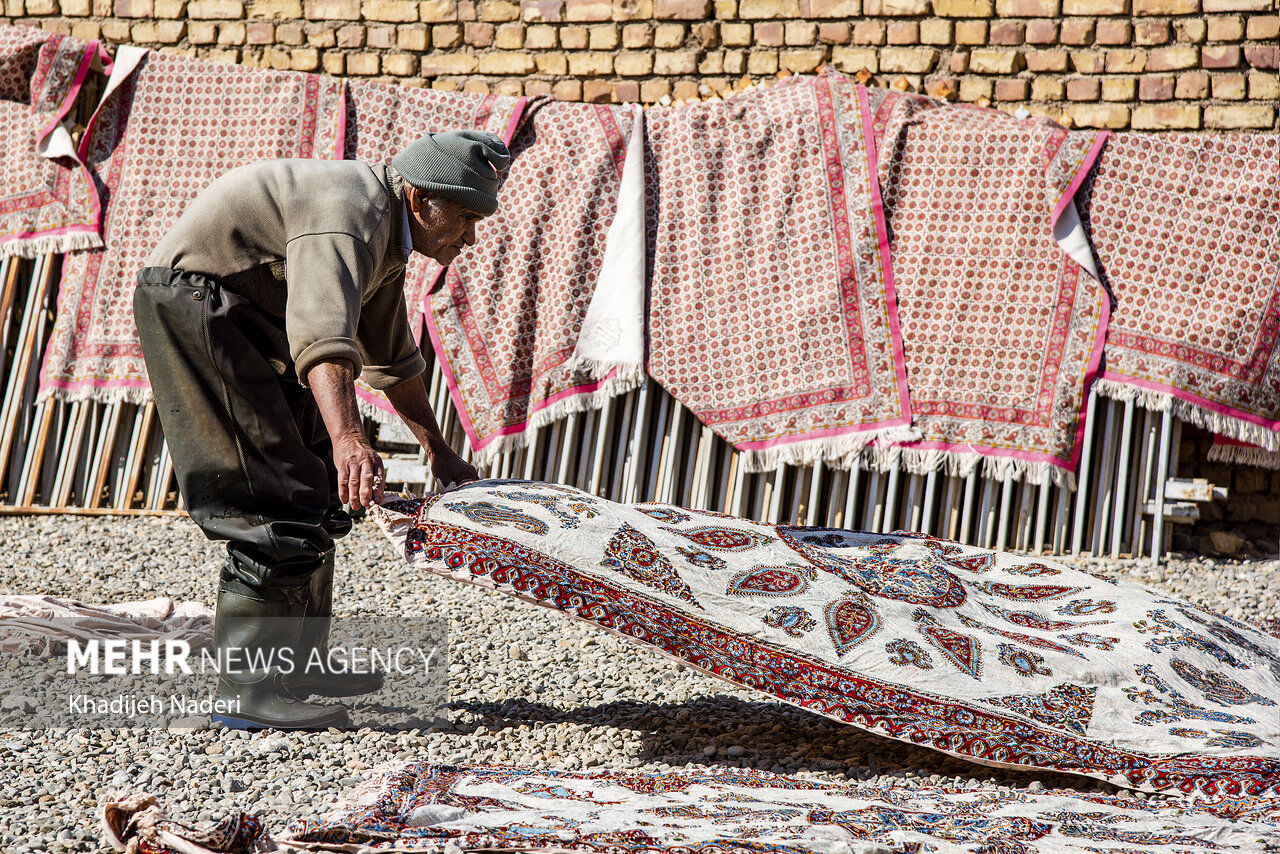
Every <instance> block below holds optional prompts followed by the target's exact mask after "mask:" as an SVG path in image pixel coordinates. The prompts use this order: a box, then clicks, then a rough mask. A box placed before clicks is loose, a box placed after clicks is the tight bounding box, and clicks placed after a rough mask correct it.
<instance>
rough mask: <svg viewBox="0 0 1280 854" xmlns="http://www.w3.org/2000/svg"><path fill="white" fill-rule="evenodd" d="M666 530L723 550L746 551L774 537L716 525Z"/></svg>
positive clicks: (708, 546)
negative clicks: (686, 529)
mask: <svg viewBox="0 0 1280 854" xmlns="http://www.w3.org/2000/svg"><path fill="white" fill-rule="evenodd" d="M666 530H668V531H670V532H671V533H673V534H679V535H680V536H682V537H684V538H685V539H687V540H692V541H693V542H695V543H697V544H698V545H700V546H702V547H703V548H707V549H716V550H717V551H722V552H745V551H746V550H747V549H754V548H755V547H756V546H759V545H762V544H764V543H767V542H770V541H771V540H772V537H766V536H765V535H764V534H759V533H756V532H755V531H740V530H738V529H736V528H720V527H717V526H715V525H708V526H706V527H703V528H691V529H689V530H688V531H677V530H676V529H674V528H667V529H666Z"/></svg>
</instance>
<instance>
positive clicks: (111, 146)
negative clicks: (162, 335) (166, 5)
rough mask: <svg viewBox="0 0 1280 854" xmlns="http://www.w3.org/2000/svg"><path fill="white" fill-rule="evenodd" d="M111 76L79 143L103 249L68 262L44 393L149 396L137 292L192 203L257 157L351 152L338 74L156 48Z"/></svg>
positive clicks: (103, 397) (106, 397)
mask: <svg viewBox="0 0 1280 854" xmlns="http://www.w3.org/2000/svg"><path fill="white" fill-rule="evenodd" d="M119 59H120V58H119V57H117V60H118V61H117V63H116V64H117V65H118V66H120V65H121V61H119ZM112 83H118V84H119V85H118V86H117V88H115V89H114V90H113V91H112V92H110V93H109V95H108V97H107V99H106V100H105V102H104V103H103V104H102V106H100V107H99V110H98V113H97V115H95V117H94V119H93V121H92V122H91V124H90V127H89V129H88V130H87V131H86V133H85V136H84V139H83V140H82V141H81V150H80V154H81V159H82V160H84V161H85V163H87V164H88V165H89V166H90V168H91V169H93V170H94V172H95V174H96V177H97V179H98V180H99V182H100V190H101V192H102V194H103V198H104V203H105V206H106V214H105V217H104V220H103V231H102V236H103V240H104V241H105V242H106V249H104V250H100V251H95V252H86V253H78V254H76V255H72V256H69V257H68V258H67V260H66V262H65V264H64V266H63V274H62V285H61V291H60V293H59V296H58V317H57V320H56V322H55V324H54V329H53V332H52V334H51V337H50V341H49V346H48V349H47V350H46V352H45V361H44V366H43V369H42V372H41V376H40V394H41V396H42V397H55V398H61V399H64V400H103V401H118V400H128V401H132V402H144V401H146V400H149V399H150V395H151V388H150V385H149V384H148V382H147V375H146V367H145V365H144V364H143V360H142V349H141V347H140V346H139V344H138V339H137V330H136V328H135V326H134V322H133V290H134V287H135V284H136V277H137V274H138V271H139V270H140V269H142V267H144V266H145V264H146V259H147V256H148V255H150V253H151V250H152V249H154V248H155V245H156V243H157V242H159V240H160V238H161V237H162V236H163V235H164V233H165V231H167V230H168V229H169V228H171V227H172V226H173V224H174V223H175V222H176V221H177V219H178V217H179V215H180V214H181V213H182V211H183V208H184V207H185V206H186V204H187V202H188V201H190V200H191V199H192V198H194V197H195V196H196V195H197V194H198V193H199V192H200V191H201V190H203V189H204V188H205V187H206V186H207V185H208V184H209V183H210V182H211V181H212V180H213V179H214V178H217V177H218V176H219V175H222V174H223V173H225V172H227V171H228V170H230V169H233V168H235V167H237V166H241V165H243V164H246V163H251V162H253V161H256V160H266V159H269V158H275V157H321V158H331V159H340V158H341V157H342V144H343V138H344V133H345V130H344V124H345V119H346V111H345V108H344V103H345V90H344V84H343V83H342V81H341V80H335V79H332V78H327V77H320V76H317V75H313V74H300V73H297V72H286V71H264V70H259V69H254V68H244V67H240V66H235V65H229V64H225V63H219V62H209V61H205V60H195V59H190V58H187V57H182V56H171V55H168V54H161V53H147V54H145V56H142V57H141V59H140V61H139V64H138V65H137V66H136V68H135V70H134V71H133V72H132V73H131V74H127V76H125V75H124V74H123V72H122V75H121V77H120V78H115V79H113V81H112Z"/></svg>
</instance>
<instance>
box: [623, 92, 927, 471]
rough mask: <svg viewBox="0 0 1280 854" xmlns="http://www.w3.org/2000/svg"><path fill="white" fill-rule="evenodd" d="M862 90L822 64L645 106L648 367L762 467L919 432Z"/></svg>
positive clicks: (848, 455) (849, 452) (846, 452)
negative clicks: (815, 71) (728, 94)
mask: <svg viewBox="0 0 1280 854" xmlns="http://www.w3.org/2000/svg"><path fill="white" fill-rule="evenodd" d="M865 100H866V95H865V90H864V89H862V88H860V87H855V86H854V85H853V84H852V83H851V82H849V81H848V80H847V79H845V78H844V77H842V76H840V75H824V76H821V77H804V78H794V79H793V80H790V81H788V82H785V83H783V84H780V85H777V86H774V87H773V88H771V89H768V90H763V91H756V92H752V93H749V94H745V95H741V96H737V97H734V98H731V99H729V100H726V101H721V102H716V103H709V104H687V105H685V106H682V107H679V108H670V109H663V108H655V109H652V110H650V111H648V113H647V117H646V120H647V122H648V130H647V137H648V143H649V147H650V152H651V154H650V160H649V182H648V183H649V186H650V188H651V189H650V199H649V217H650V232H651V234H652V235H653V250H652V251H653V261H652V284H651V288H650V309H649V312H650V313H649V338H650V355H649V373H650V374H651V375H652V376H653V378H654V379H655V380H657V381H658V382H659V383H660V384H661V385H662V386H663V387H664V388H665V389H666V390H667V391H669V392H670V393H671V394H672V395H673V396H674V397H675V398H676V399H677V400H679V401H680V402H681V403H683V404H684V405H685V406H687V407H688V408H689V409H690V410H692V411H693V412H694V414H695V415H697V416H698V418H699V420H701V421H702V423H703V424H705V425H707V426H708V427H710V428H711V429H712V430H714V431H715V432H716V433H717V434H719V435H720V436H721V437H722V438H724V439H725V440H726V441H728V442H729V443H731V444H732V445H733V446H734V447H736V448H738V449H739V450H740V451H742V452H743V454H744V458H743V459H744V463H745V465H746V466H747V469H748V470H762V469H770V468H776V467H777V466H778V465H780V464H782V463H792V464H808V463H813V462H816V461H819V460H825V461H839V462H841V463H843V464H844V465H848V464H849V463H850V462H851V461H852V459H853V457H855V456H856V455H857V454H858V453H859V452H860V451H861V450H862V449H863V448H864V447H865V446H866V445H867V443H868V442H870V441H872V440H873V439H875V438H877V437H880V438H882V439H886V440H889V439H910V438H913V437H915V436H917V435H918V434H916V433H915V432H913V431H912V430H911V428H910V423H911V406H910V404H909V403H908V398H907V386H906V378H905V375H904V374H903V372H902V361H901V352H902V339H901V336H900V335H899V332H898V323H897V315H896V308H895V297H894V278H893V275H892V274H891V272H890V270H889V262H888V258H887V256H886V238H885V233H884V230H883V222H882V220H881V218H880V217H879V210H880V198H879V188H878V186H877V185H876V182H875V177H874V173H873V172H871V171H870V169H869V164H870V162H871V160H870V155H869V150H868V149H869V137H868V132H869V124H868V123H867V119H868V118H869V116H868V114H867V112H866V109H865V107H866V104H865Z"/></svg>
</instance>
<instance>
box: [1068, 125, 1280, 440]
mask: <svg viewBox="0 0 1280 854" xmlns="http://www.w3.org/2000/svg"><path fill="white" fill-rule="evenodd" d="M1082 196H1083V197H1084V199H1085V202H1084V204H1083V205H1082V208H1081V215H1082V217H1083V218H1084V220H1085V223H1086V226H1087V228H1088V229H1089V231H1090V233H1091V237H1092V240H1093V245H1094V248H1095V250H1096V252H1097V256H1098V262H1099V264H1100V267H1101V271H1102V274H1103V276H1104V277H1105V281H1106V282H1107V284H1108V285H1109V286H1110V288H1111V290H1112V291H1113V292H1114V294H1115V297H1116V310H1115V313H1114V315H1113V317H1112V318H1111V326H1110V331H1109V333H1108V335H1107V348H1106V369H1105V371H1104V372H1103V374H1102V380H1101V382H1100V384H1099V386H1098V390H1099V392H1100V393H1102V394H1106V395H1107V396H1109V397H1114V398H1117V399H1121V400H1125V399H1137V400H1138V401H1139V402H1141V403H1142V404H1143V405H1144V406H1147V407H1148V408H1153V409H1170V408H1172V409H1173V412H1174V414H1175V415H1176V416H1177V417H1178V418H1180V419H1182V420H1183V421H1189V422H1191V423H1193V424H1197V425H1199V426H1202V427H1205V428H1207V429H1210V430H1213V431H1214V432H1217V433H1221V434H1222V435H1224V436H1228V437H1230V438H1233V439H1240V440H1243V441H1246V442H1249V443H1251V444H1254V445H1257V446H1259V447H1261V448H1263V449H1265V450H1268V451H1280V432H1277V431H1280V358H1277V354H1276V350H1277V346H1280V136H1278V135H1276V134H1274V133H1247V134H1245V133H1241V134H1212V135H1210V134H1189V133H1167V134H1166V133H1161V134H1120V135H1117V136H1116V137H1114V138H1113V139H1112V140H1111V141H1110V142H1109V143H1108V144H1107V148H1106V150H1105V151H1104V152H1103V155H1102V157H1101V158H1100V159H1099V161H1098V168H1097V171H1096V174H1095V175H1094V176H1093V177H1092V179H1091V180H1090V181H1089V182H1088V183H1087V184H1086V186H1085V188H1084V190H1083V192H1082Z"/></svg>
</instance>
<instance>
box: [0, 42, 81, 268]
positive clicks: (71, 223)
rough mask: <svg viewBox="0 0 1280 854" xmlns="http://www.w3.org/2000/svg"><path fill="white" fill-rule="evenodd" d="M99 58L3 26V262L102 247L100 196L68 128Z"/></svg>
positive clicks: (75, 44)
mask: <svg viewBox="0 0 1280 854" xmlns="http://www.w3.org/2000/svg"><path fill="white" fill-rule="evenodd" d="M99 55H102V47H101V46H100V45H99V44H98V42H96V41H91V42H81V41H78V40H76V39H72V38H67V37H65V36H60V35H57V34H55V33H50V32H46V31H45V30H40V29H35V28H32V27H5V26H0V256H5V255H20V256H23V257H26V258H34V257H35V256H36V255H41V254H45V253H49V252H68V251H70V250H73V249H92V248H94V247H97V246H101V245H102V240H101V238H100V237H99V235H98V219H99V204H98V195H97V191H96V189H95V188H94V185H93V181H92V180H90V179H89V176H88V174H87V173H86V171H85V169H84V167H83V166H82V165H81V164H80V163H79V162H78V161H77V160H76V158H75V151H74V148H73V146H72V145H71V137H70V135H69V134H68V133H67V131H66V129H65V128H64V127H63V126H62V121H63V119H64V118H65V117H66V116H67V114H68V113H69V112H70V111H71V108H72V106H74V104H75V101H76V98H77V96H78V95H79V94H80V87H81V85H82V84H83V83H84V79H85V76H86V75H87V74H88V73H89V66H90V65H91V64H92V63H93V60H94V58H95V57H98V56H99Z"/></svg>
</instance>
